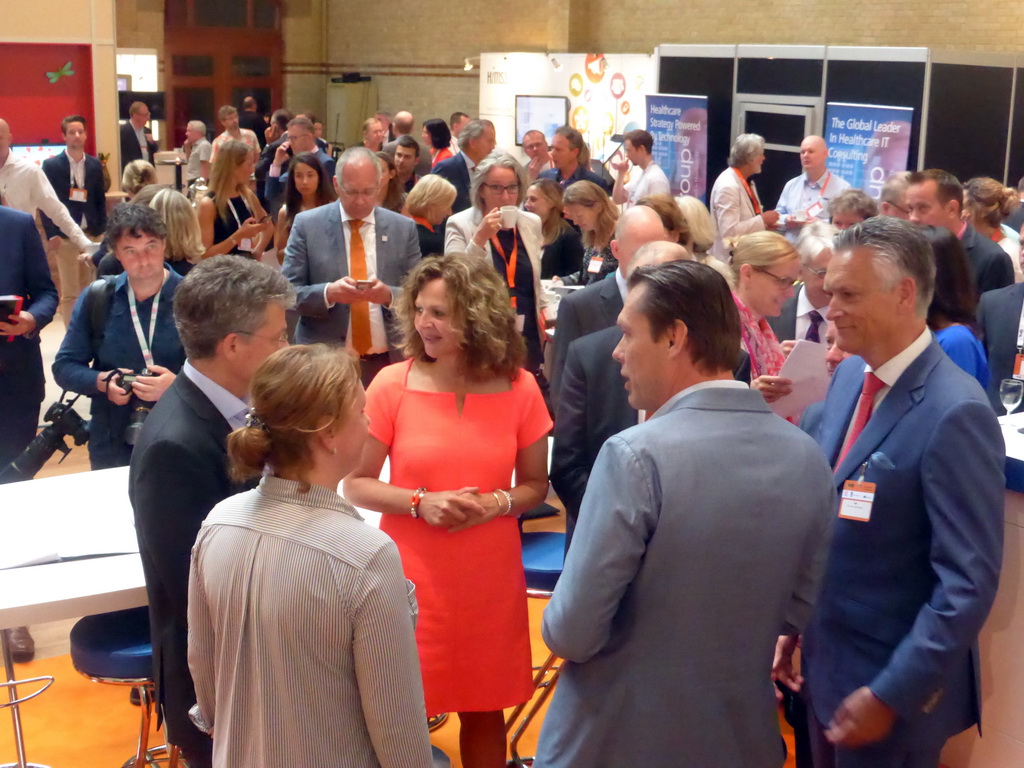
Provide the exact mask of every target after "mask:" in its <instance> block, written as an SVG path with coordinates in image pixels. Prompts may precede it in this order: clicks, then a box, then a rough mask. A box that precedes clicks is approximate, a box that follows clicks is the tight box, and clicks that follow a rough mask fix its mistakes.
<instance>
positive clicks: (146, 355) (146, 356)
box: [128, 269, 167, 368]
mask: <svg viewBox="0 0 1024 768" xmlns="http://www.w3.org/2000/svg"><path fill="white" fill-rule="evenodd" d="M165 282H167V270H166V269H165V270H164V279H163V282H161V283H160V290H158V291H157V292H156V294H154V296H153V309H152V310H150V313H149V338H148V339H147V338H146V335H145V334H144V333H143V332H142V323H141V322H140V321H139V310H138V308H137V307H136V305H135V291H134V290H133V289H132V286H131V284H130V283H129V285H128V308H129V309H130V310H131V314H132V325H133V326H135V336H136V337H137V338H138V340H139V348H140V349H141V350H142V359H143V360H145V361H146V368H150V367H151V366H152V365H153V352H152V350H151V349H150V346H149V345H150V344H151V343H152V341H153V334H154V333H156V313H157V311H158V310H159V309H160V294H161V293H162V292H163V289H164V283H165Z"/></svg>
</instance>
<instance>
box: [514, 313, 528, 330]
mask: <svg viewBox="0 0 1024 768" xmlns="http://www.w3.org/2000/svg"><path fill="white" fill-rule="evenodd" d="M525 327H526V315H516V331H518V332H519V333H522V332H523V329H524V328H525Z"/></svg>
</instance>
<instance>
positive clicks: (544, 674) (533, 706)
mask: <svg viewBox="0 0 1024 768" xmlns="http://www.w3.org/2000/svg"><path fill="white" fill-rule="evenodd" d="M559 661H560V659H559V658H558V657H557V656H555V654H553V653H552V654H549V655H548V657H547V659H545V660H544V663H543V664H541V665H540V666H539V667H537V674H535V675H534V676H533V687H534V688H535V689H536V690H538V691H540V694H539V695H538V696H537V697H536V699H534V700H533V701H532V703H531V702H524V703H523V704H520V705H519V706H517V707H516V708H515V709H514V710H512V714H511V715H510V716H509V718H508V721H507V722H506V723H505V732H506V733H508V732H509V731H510V730H511V729H512V728H513V726H515V725H516V720H518V719H519V716H520V715H521V714H522V713H523V711H524V710H526V708H527V706H528V705H529V709H528V710H526V716H525V717H523V719H522V722H520V723H519V725H518V726H516V729H515V732H514V733H513V734H512V739H511V741H510V742H509V751H510V752H511V754H512V760H511V761H510V762H511V764H512V765H514V766H516V768H522V767H523V766H525V765H533V760H534V758H532V757H523V756H521V755H520V754H519V741H520V739H522V737H523V734H524V733H525V732H526V729H527V728H528V727H529V726H530V723H531V722H533V718H534V717H536V716H537V713H538V712H539V711H540V709H541V707H543V706H544V702H546V701H547V700H548V698H549V697H550V696H551V694H552V693H554V690H555V684H556V683H557V682H558V676H559V674H560V673H561V671H562V668H561V665H560V664H559V663H558V662H559Z"/></svg>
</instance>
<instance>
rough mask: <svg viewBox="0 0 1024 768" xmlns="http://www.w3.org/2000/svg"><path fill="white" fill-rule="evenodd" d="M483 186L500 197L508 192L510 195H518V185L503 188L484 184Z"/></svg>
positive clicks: (499, 185)
mask: <svg viewBox="0 0 1024 768" xmlns="http://www.w3.org/2000/svg"><path fill="white" fill-rule="evenodd" d="M484 186H485V187H487V188H488V189H489V190H491V192H493V193H494V194H496V195H500V194H501V193H502V192H508V193H509V194H510V195H518V194H519V185H518V184H509V185H508V186H503V185H501V184H484Z"/></svg>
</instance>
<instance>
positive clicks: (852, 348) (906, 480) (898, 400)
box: [775, 217, 1005, 768]
mask: <svg viewBox="0 0 1024 768" xmlns="http://www.w3.org/2000/svg"><path fill="white" fill-rule="evenodd" d="M934 285H935V265H934V261H933V256H932V253H931V249H930V248H929V247H928V244H927V242H926V241H925V240H924V238H923V236H922V235H921V234H920V233H919V232H918V231H917V229H916V228H915V227H914V226H913V225H912V224H909V223H907V222H904V221H901V220H898V219H893V218H889V217H881V218H876V219H869V220H868V221H866V222H864V223H863V224H858V225H855V226H853V227H851V228H850V229H847V230H845V231H844V232H841V233H840V234H839V236H838V240H837V243H836V247H835V256H834V257H833V259H832V261H831V263H830V264H829V267H828V273H827V275H826V278H825V290H826V291H828V292H829V293H830V294H831V296H832V301H831V304H830V309H829V319H830V320H832V321H834V322H835V326H836V333H837V343H838V345H839V347H840V348H841V349H843V350H845V351H847V352H850V353H852V354H853V355H854V356H853V357H851V358H849V359H847V360H846V361H844V362H843V363H841V364H840V365H839V367H838V368H837V369H836V372H835V375H834V377H833V380H832V385H831V388H830V390H829V393H828V397H827V398H826V400H825V406H824V413H823V416H822V420H821V423H820V426H819V428H818V433H817V439H818V442H819V444H820V445H821V447H822V449H823V450H824V452H825V455H826V457H827V458H828V459H829V461H830V462H831V463H832V465H833V466H834V467H835V483H836V488H837V489H838V490H839V491H840V493H841V494H842V496H843V497H844V498H841V499H840V505H839V509H838V512H837V514H838V517H837V519H836V520H835V526H834V529H833V540H832V544H831V548H830V553H829V563H828V567H827V570H826V573H825V579H824V582H823V586H822V592H821V595H820V597H819V599H818V604H817V608H816V609H815V613H814V617H813V619H812V621H811V624H810V626H809V627H808V629H807V632H806V634H805V636H804V641H803V674H804V676H805V678H806V681H805V683H804V686H803V687H804V689H805V691H806V692H807V693H808V694H809V696H808V698H809V704H810V718H809V719H810V721H811V723H810V725H811V739H812V749H813V751H814V765H815V766H816V768H832V767H833V766H836V767H837V768H861V767H863V768H869V767H870V768H897V767H899V768H936V766H937V765H938V761H939V754H940V752H941V750H942V746H943V744H944V743H945V742H946V740H947V739H948V738H949V737H950V736H952V735H953V734H956V733H958V732H960V731H962V730H964V729H966V728H969V727H970V726H972V725H974V724H976V723H978V722H979V702H980V693H979V690H978V685H979V675H978V655H977V642H976V641H977V638H978V633H979V631H980V630H981V627H982V624H984V622H985V618H986V617H987V616H988V612H989V609H990V608H991V606H992V602H993V600H994V598H995V594H996V587H997V585H998V582H999V569H1000V564H1001V560H1002V551H1003V541H1002V539H1003V511H1002V510H1003V485H1004V477H1003V464H1004V460H1005V459H1004V449H1003V441H1002V437H1001V435H1000V430H999V425H998V424H997V423H996V418H995V414H994V413H993V412H992V409H991V408H990V407H989V405H988V402H987V400H986V398H985V394H984V393H983V392H982V390H981V388H980V387H979V386H978V383H977V382H976V381H975V380H974V378H972V377H971V376H969V375H967V374H965V373H964V372H963V371H962V370H960V369H959V368H958V367H957V366H956V365H955V364H954V363H953V362H952V361H951V360H950V359H949V358H948V357H947V356H946V355H945V354H943V352H942V349H941V348H940V347H939V345H938V343H937V342H936V341H935V340H934V339H933V337H932V335H931V333H930V332H929V331H928V328H927V326H926V325H925V315H926V313H927V309H928V304H929V302H930V301H931V297H932V293H933V289H934ZM794 645H795V638H780V644H779V649H778V653H777V656H776V664H775V675H776V677H777V678H778V679H781V680H782V681H783V682H785V683H787V684H790V687H794V688H796V687H799V678H798V677H796V676H795V675H794V673H793V671H792V666H791V662H790V657H791V653H792V649H793V647H794Z"/></svg>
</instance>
